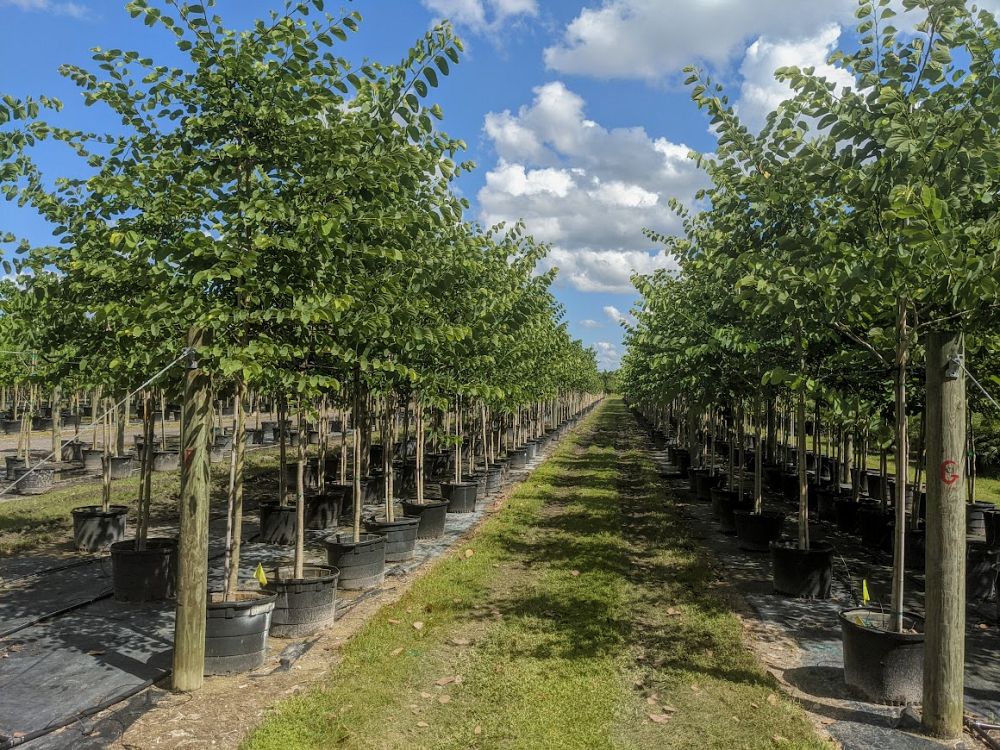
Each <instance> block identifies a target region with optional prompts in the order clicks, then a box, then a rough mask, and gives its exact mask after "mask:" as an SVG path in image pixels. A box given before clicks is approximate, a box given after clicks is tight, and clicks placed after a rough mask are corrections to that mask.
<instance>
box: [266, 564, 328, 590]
mask: <svg viewBox="0 0 1000 750" xmlns="http://www.w3.org/2000/svg"><path fill="white" fill-rule="evenodd" d="M282 570H290V571H292V575H294V574H295V568H294V566H292V565H281V566H278V567H277V568H270V569H269V570H268V571H267V573H266V575H267V584H266V587H265V589H264V590H265V591H266V590H267V588H269V587H270V586H272V585H274V586H279V585H284V584H303V583H330V582H331V581H336V580H337V579H338V578H340V568H337V567H334V566H333V565H320V564H318V563H317V564H315V565H303V566H302V571H303V572H305V571H307V570H323V571H326V574H325V575H318V576H314V577H312V578H282V577H281V571H282Z"/></svg>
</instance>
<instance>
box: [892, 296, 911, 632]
mask: <svg viewBox="0 0 1000 750" xmlns="http://www.w3.org/2000/svg"><path fill="white" fill-rule="evenodd" d="M896 342H897V343H896V527H895V529H894V530H893V533H894V538H893V545H892V551H893V560H892V629H893V630H895V631H896V632H897V633H902V632H903V595H904V593H905V585H906V569H905V562H906V560H905V550H906V480H907V478H908V474H909V468H910V462H909V455H910V446H909V444H908V442H907V437H908V436H907V427H908V423H907V420H906V366H907V364H909V355H910V351H909V346H908V344H909V332H908V330H907V310H906V301H905V300H904V299H903V298H902V297H900V299H899V306H898V312H897V316H896ZM914 512H916V511H914Z"/></svg>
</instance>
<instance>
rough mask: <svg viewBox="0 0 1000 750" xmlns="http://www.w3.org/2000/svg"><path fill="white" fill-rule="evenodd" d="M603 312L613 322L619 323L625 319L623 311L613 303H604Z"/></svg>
mask: <svg viewBox="0 0 1000 750" xmlns="http://www.w3.org/2000/svg"><path fill="white" fill-rule="evenodd" d="M604 314H605V315H607V316H608V317H609V318H610V319H611V320H613V321H614V322H615V323H621V322H622V321H624V320H625V319H626V316H625V313H623V312H622V311H621V310H619V309H618V308H617V307H615V306H614V305H605V306H604Z"/></svg>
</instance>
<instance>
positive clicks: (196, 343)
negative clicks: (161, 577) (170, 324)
mask: <svg viewBox="0 0 1000 750" xmlns="http://www.w3.org/2000/svg"><path fill="white" fill-rule="evenodd" d="M209 344H211V335H210V334H209V333H208V332H204V331H199V330H196V329H192V330H191V332H190V333H189V334H188V346H189V347H190V348H191V349H192V350H193V354H192V356H191V359H190V360H189V364H188V371H187V375H186V382H185V384H184V433H183V435H182V437H181V477H182V480H181V481H182V487H181V500H180V540H179V546H178V560H177V563H178V564H177V618H176V622H175V625H174V679H173V686H174V690H182V691H185V692H188V691H192V690H198V689H199V688H200V687H201V686H202V684H203V683H204V681H205V679H204V672H205V612H206V607H207V598H208V510H209V492H210V490H211V486H212V477H211V472H210V469H209V442H210V440H211V433H212V399H211V396H212V388H211V378H210V377H209V375H208V374H207V373H206V372H205V371H204V370H202V369H200V368H199V367H198V361H197V357H198V353H199V352H200V351H201V350H202V349H203V348H204V347H205V346H207V345H209Z"/></svg>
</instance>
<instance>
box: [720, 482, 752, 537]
mask: <svg viewBox="0 0 1000 750" xmlns="http://www.w3.org/2000/svg"><path fill="white" fill-rule="evenodd" d="M753 506H754V502H753V497H751V496H749V495H744V496H743V497H742V498H740V497H739V493H737V492H733V493H732V494H731V495H727V496H725V497H723V498H722V499H721V501H720V502H719V531H720V532H722V533H723V534H725V535H726V536H736V515H735V514H736V512H737V511H746V512H752V511H753Z"/></svg>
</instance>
